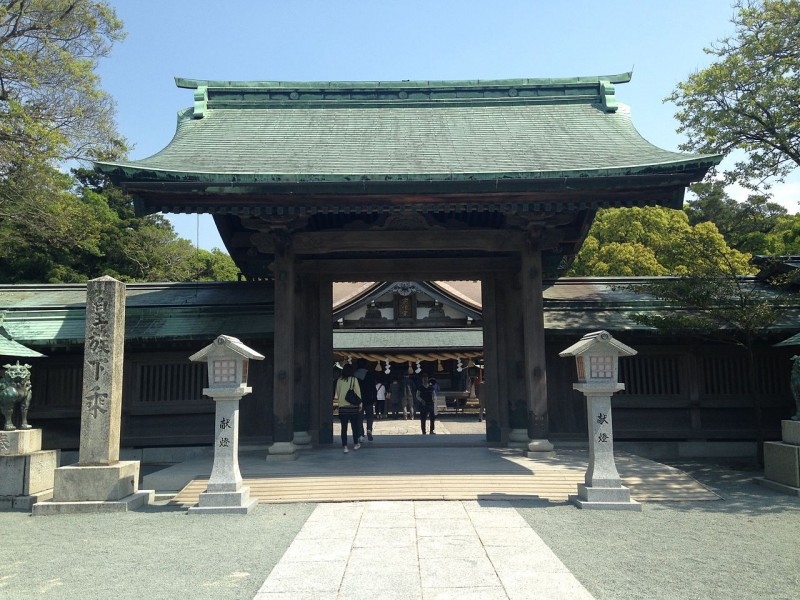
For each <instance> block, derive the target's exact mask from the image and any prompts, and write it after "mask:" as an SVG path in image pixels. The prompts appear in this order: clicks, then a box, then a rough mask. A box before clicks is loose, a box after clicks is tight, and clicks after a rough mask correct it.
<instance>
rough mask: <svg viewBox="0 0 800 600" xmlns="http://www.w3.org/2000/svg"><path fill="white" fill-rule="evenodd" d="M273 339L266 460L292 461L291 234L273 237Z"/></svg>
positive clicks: (294, 454)
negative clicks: (270, 406)
mask: <svg viewBox="0 0 800 600" xmlns="http://www.w3.org/2000/svg"><path fill="white" fill-rule="evenodd" d="M273 275H274V280H275V334H274V335H275V341H274V366H275V373H274V376H273V381H272V390H273V400H272V407H273V415H272V445H271V446H270V448H269V451H268V454H267V459H270V460H275V459H283V460H294V459H296V458H297V449H296V447H295V445H294V443H293V439H294V392H295V382H294V373H295V360H296V356H295V351H296V349H295V323H294V321H295V301H296V294H295V257H294V252H293V250H292V245H291V236H290V234H288V233H284V234H281V235H278V236H276V243H275V263H274V273H273Z"/></svg>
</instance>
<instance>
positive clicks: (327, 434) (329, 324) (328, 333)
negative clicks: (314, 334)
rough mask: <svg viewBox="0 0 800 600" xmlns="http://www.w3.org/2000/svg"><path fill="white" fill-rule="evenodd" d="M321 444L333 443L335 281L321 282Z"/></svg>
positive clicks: (319, 403) (319, 349)
mask: <svg viewBox="0 0 800 600" xmlns="http://www.w3.org/2000/svg"><path fill="white" fill-rule="evenodd" d="M317 309H318V311H319V327H318V331H319V346H318V352H319V354H318V355H319V388H318V389H319V393H318V394H317V401H318V410H319V417H318V418H319V421H318V423H319V426H318V429H319V443H320V444H332V443H333V383H334V382H333V281H331V280H328V279H321V280H320V282H319V302H318V303H317Z"/></svg>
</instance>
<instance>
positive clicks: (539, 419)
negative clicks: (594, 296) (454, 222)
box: [521, 243, 553, 456]
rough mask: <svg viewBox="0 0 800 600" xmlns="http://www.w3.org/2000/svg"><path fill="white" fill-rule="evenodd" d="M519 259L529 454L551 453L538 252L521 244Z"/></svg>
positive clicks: (540, 262)
mask: <svg viewBox="0 0 800 600" xmlns="http://www.w3.org/2000/svg"><path fill="white" fill-rule="evenodd" d="M521 255H522V256H521V259H522V261H521V262H522V268H521V273H522V277H521V279H522V281H521V283H522V298H521V302H522V307H523V311H522V315H523V318H522V331H523V337H524V341H525V387H526V393H527V399H528V437H529V438H530V439H529V442H528V451H527V454H528V455H529V456H541V455H542V454H547V453H552V451H553V444H551V443H550V442H549V441H548V439H547V438H548V435H549V425H548V420H547V419H548V415H547V364H546V360H545V345H544V300H543V297H542V253H541V250H539V249H538V248H535V247H534V246H533V245H532V244H530V243H526V244H524V246H523V248H522V250H521Z"/></svg>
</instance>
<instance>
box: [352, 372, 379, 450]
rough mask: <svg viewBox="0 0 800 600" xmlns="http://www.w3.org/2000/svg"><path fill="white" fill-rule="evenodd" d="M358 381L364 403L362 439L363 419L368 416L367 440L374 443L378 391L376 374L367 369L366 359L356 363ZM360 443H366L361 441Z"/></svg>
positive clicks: (362, 432) (361, 422)
mask: <svg viewBox="0 0 800 600" xmlns="http://www.w3.org/2000/svg"><path fill="white" fill-rule="evenodd" d="M354 374H355V376H356V379H358V382H359V384H360V385H361V401H362V402H363V407H364V410H363V412H362V414H361V416H362V419H361V421H360V424H361V437H362V438H363V437H364V420H363V417H364V416H366V418H367V439H368V440H369V441H370V442H371V441H372V423H373V422H374V420H375V398H376V390H375V373H373V372H372V369H370V368H368V367H367V359H366V358H359V359H358V361H357V362H356V370H355V373H354ZM360 441H362V442H363V441H364V440H363V439H361V440H360Z"/></svg>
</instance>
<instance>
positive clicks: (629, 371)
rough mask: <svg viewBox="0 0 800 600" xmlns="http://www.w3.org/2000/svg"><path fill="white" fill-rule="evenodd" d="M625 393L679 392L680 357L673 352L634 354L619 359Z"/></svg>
mask: <svg viewBox="0 0 800 600" xmlns="http://www.w3.org/2000/svg"><path fill="white" fill-rule="evenodd" d="M619 375H620V381H621V382H622V383H624V384H625V391H624V393H625V394H628V395H635V396H675V395H679V394H680V393H681V385H680V357H679V356H677V355H673V354H666V355H664V354H662V355H652V356H642V355H641V354H640V355H638V356H634V357H631V358H623V359H622V360H620V361H619Z"/></svg>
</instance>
